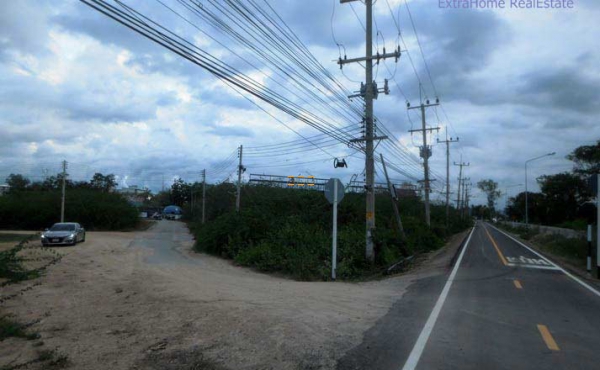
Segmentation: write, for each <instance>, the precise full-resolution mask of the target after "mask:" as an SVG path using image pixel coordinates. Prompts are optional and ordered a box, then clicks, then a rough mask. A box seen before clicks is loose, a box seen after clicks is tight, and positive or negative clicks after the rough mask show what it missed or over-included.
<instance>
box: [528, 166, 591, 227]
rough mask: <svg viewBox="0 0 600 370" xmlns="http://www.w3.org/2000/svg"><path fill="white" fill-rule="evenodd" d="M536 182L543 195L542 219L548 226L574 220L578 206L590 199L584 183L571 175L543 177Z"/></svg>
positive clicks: (565, 173) (559, 174)
mask: <svg viewBox="0 0 600 370" xmlns="http://www.w3.org/2000/svg"><path fill="white" fill-rule="evenodd" d="M537 181H538V184H539V185H540V190H541V191H542V194H543V195H544V200H543V207H542V208H543V211H544V212H545V215H544V217H543V218H544V219H545V222H546V223H547V224H548V225H556V224H561V223H563V222H565V221H573V220H575V219H576V218H577V210H578V208H579V206H580V204H582V203H584V202H585V201H587V200H589V199H590V198H591V194H590V193H589V190H588V188H587V184H586V182H585V181H584V180H583V179H581V177H579V176H577V175H574V174H572V173H568V172H563V173H558V174H556V175H544V176H540V177H539V178H538V179H537Z"/></svg>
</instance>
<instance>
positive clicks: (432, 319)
mask: <svg viewBox="0 0 600 370" xmlns="http://www.w3.org/2000/svg"><path fill="white" fill-rule="evenodd" d="M473 231H475V228H473V229H471V233H470V234H469V237H468V238H467V242H466V243H465V246H464V247H463V250H462V252H460V255H459V256H458V260H456V265H454V268H453V269H452V273H450V276H449V277H448V280H447V281H446V285H444V289H443V290H442V293H441V294H440V296H439V298H438V300H437V302H435V306H434V307H433V310H432V311H431V313H430V314H429V318H428V319H427V322H426V323H425V326H424V327H423V330H421V334H419V338H417V342H416V343H415V345H414V347H413V349H412V351H410V355H409V356H408V359H407V360H406V363H404V367H403V368H402V370H414V369H415V368H416V367H417V364H418V363H419V359H420V358H421V355H422V354H423V350H424V349H425V345H426V344H427V341H428V340H429V336H430V335H431V332H432V331H433V327H434V326H435V323H436V321H437V319H438V316H439V315H440V311H441V310H442V306H443V305H444V302H445V301H446V297H448V292H449V291H450V287H451V286H452V283H453V282H454V277H455V276H456V273H457V272H458V268H459V266H460V263H461V262H462V259H463V256H464V255H465V251H466V250H467V247H468V246H469V242H470V241H471V236H473Z"/></svg>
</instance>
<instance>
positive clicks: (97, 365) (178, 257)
mask: <svg viewBox="0 0 600 370" xmlns="http://www.w3.org/2000/svg"><path fill="white" fill-rule="evenodd" d="M192 244H193V240H192V237H191V235H190V234H189V233H188V231H187V229H186V227H185V225H184V224H183V223H180V222H173V221H161V222H158V223H157V224H156V225H154V226H153V227H152V228H150V229H149V230H147V231H143V232H131V233H118V232H102V233H100V232H97V233H96V232H89V233H88V234H87V240H86V242H85V243H82V244H78V245H77V246H75V247H61V248H53V249H57V250H59V253H60V254H62V255H63V257H62V259H61V260H60V262H59V263H57V264H55V265H52V266H50V267H49V268H48V269H47V270H46V271H45V273H44V275H43V276H42V277H41V278H39V279H36V280H33V281H27V282H22V283H19V284H13V285H9V286H6V287H3V288H0V289H2V291H1V292H0V298H1V297H6V296H14V297H13V298H11V299H7V300H5V301H4V302H3V303H2V304H0V316H3V315H11V316H12V317H13V318H14V319H15V320H18V321H19V322H22V323H30V324H31V326H30V327H29V329H28V330H29V331H30V332H37V333H39V334H40V338H39V339H35V340H25V339H20V338H9V339H7V340H4V341H1V342H0V368H2V366H6V367H9V368H10V366H17V365H19V364H24V363H27V362H30V361H33V360H35V359H36V356H39V353H40V351H42V350H46V351H54V352H53V353H54V354H55V356H54V358H57V357H59V356H63V358H62V359H63V361H59V362H57V363H55V364H51V363H50V365H49V363H48V362H44V363H40V362H33V363H31V364H30V365H28V366H25V367H22V368H25V369H42V368H43V369H47V368H52V367H55V368H59V367H61V366H66V367H68V368H73V369H89V370H93V369H103V370H104V369H115V370H117V369H331V368H335V364H336V361H337V360H338V359H339V358H340V357H342V356H343V354H344V353H346V352H347V351H348V350H350V349H351V348H353V347H355V346H357V345H358V344H360V342H361V341H362V338H363V333H364V332H365V331H366V330H367V329H369V328H370V327H371V326H373V325H374V323H375V322H376V321H377V319H378V318H380V317H382V316H383V315H385V314H386V312H387V311H388V309H389V308H390V307H391V305H392V304H393V303H394V302H395V301H396V300H398V299H401V297H402V294H403V293H404V292H405V291H406V288H407V287H408V285H409V284H410V283H411V282H412V281H414V280H415V279H417V278H419V276H426V275H429V274H431V273H432V271H435V272H436V273H439V272H440V271H443V270H444V269H445V268H447V265H448V261H449V258H451V255H450V253H451V252H444V253H440V252H438V253H436V254H435V255H434V256H432V257H431V259H433V260H434V261H433V263H430V264H429V266H430V267H421V268H418V269H416V270H415V271H414V272H412V273H410V274H406V275H402V276H396V277H393V278H389V279H385V280H381V281H372V282H366V283H341V282H335V283H333V282H297V281H292V280H288V279H283V278H279V277H273V276H269V275H265V274H261V273H257V272H254V271H252V270H249V269H246V268H241V267H237V266H234V265H232V264H231V263H230V262H228V261H224V260H221V259H218V258H215V257H211V256H208V255H204V254H195V253H192V252H191V251H190V248H191V246H192ZM441 254H444V257H443V258H441V257H440V255H441ZM448 256H450V257H448ZM436 261H437V262H436ZM440 261H441V262H440ZM65 358H66V361H64V360H65ZM65 364H66V365H65Z"/></svg>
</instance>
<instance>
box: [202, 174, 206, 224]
mask: <svg viewBox="0 0 600 370" xmlns="http://www.w3.org/2000/svg"><path fill="white" fill-rule="evenodd" d="M205 212H206V170H202V223H203V224H204V220H205Z"/></svg>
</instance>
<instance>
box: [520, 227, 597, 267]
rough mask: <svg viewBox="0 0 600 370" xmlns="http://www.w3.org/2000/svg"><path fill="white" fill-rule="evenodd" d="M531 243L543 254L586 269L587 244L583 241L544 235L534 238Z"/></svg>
mask: <svg viewBox="0 0 600 370" xmlns="http://www.w3.org/2000/svg"><path fill="white" fill-rule="evenodd" d="M531 242H532V243H533V244H535V245H536V246H537V247H538V248H539V249H540V250H541V251H543V252H546V253H548V254H551V255H553V256H557V257H560V258H564V259H565V260H567V262H570V263H571V264H573V265H575V266H577V267H581V268H586V264H587V251H588V244H587V241H586V240H585V239H571V238H567V237H564V236H562V235H550V234H544V235H538V236H536V237H534V238H533V239H532V240H531Z"/></svg>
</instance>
